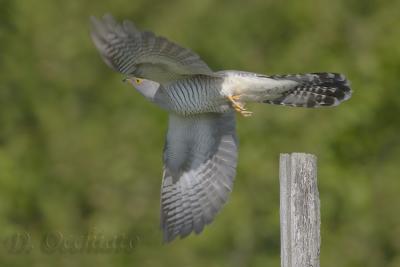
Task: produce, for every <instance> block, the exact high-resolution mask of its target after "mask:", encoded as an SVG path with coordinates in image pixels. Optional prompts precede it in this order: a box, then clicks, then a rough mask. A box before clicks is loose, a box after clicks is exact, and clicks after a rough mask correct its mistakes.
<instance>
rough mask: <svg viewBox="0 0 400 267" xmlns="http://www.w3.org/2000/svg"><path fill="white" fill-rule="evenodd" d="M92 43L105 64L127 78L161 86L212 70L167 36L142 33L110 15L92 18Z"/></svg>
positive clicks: (130, 23)
mask: <svg viewBox="0 0 400 267" xmlns="http://www.w3.org/2000/svg"><path fill="white" fill-rule="evenodd" d="M91 22H92V31H91V37H92V40H93V42H94V44H95V46H96V47H97V49H98V50H99V52H100V54H101V56H102V58H103V60H104V61H105V63H106V64H107V65H108V66H110V67H111V68H113V69H114V70H116V71H118V72H121V73H123V74H126V75H130V74H131V75H134V76H135V77H141V78H145V79H148V80H153V81H156V82H159V83H163V82H167V81H169V80H173V79H176V78H179V76H181V75H193V74H205V75H211V74H212V71H211V69H210V68H209V67H208V66H207V64H206V63H204V61H202V60H201V59H200V57H199V56H198V55H197V54H195V53H194V52H192V51H191V50H189V49H186V48H183V47H181V46H179V45H177V44H175V43H173V42H171V41H168V40H167V39H166V38H164V37H160V36H156V35H154V33H152V32H148V31H139V30H138V29H137V28H136V27H135V25H134V24H133V23H132V22H130V21H127V20H125V21H123V23H122V24H118V23H117V22H116V21H115V20H114V18H113V17H112V16H111V15H105V16H104V17H103V18H102V19H97V18H96V17H91Z"/></svg>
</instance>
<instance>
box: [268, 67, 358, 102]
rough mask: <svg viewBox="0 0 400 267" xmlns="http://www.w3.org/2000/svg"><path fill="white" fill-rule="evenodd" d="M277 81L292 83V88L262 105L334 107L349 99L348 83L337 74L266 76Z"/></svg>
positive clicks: (342, 76) (343, 77)
mask: <svg viewBox="0 0 400 267" xmlns="http://www.w3.org/2000/svg"><path fill="white" fill-rule="evenodd" d="M268 78H270V79H274V80H278V81H285V80H286V81H288V80H290V81H294V82H296V83H297V84H295V85H294V86H293V87H292V88H290V89H289V90H287V91H284V92H282V94H281V95H280V96H278V97H277V98H274V99H268V100H264V101H263V102H264V103H268V104H276V105H286V106H294V107H308V108H313V107H321V106H336V105H338V104H340V103H341V102H343V101H345V100H347V99H349V98H350V97H351V93H352V92H351V89H350V84H349V81H348V80H347V79H346V77H345V76H344V75H342V74H338V73H328V72H321V73H307V74H289V75H273V76H268Z"/></svg>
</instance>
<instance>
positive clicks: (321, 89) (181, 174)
mask: <svg viewBox="0 0 400 267" xmlns="http://www.w3.org/2000/svg"><path fill="white" fill-rule="evenodd" d="M91 22H92V31H91V37H92V40H93V42H94V44H95V46H96V47H97V49H98V50H99V52H100V55H101V57H102V59H103V60H104V62H105V63H106V64H107V65H108V66H110V67H111V68H112V69H114V70H115V71H117V72H120V73H122V74H124V75H125V77H126V79H127V80H128V81H129V82H131V83H132V85H133V86H134V87H135V88H136V89H137V90H138V91H139V92H140V93H141V94H143V95H144V96H145V97H146V98H147V99H148V100H150V101H152V102H154V103H155V104H157V105H158V106H160V107H161V108H163V109H165V110H166V111H168V112H169V126H168V133H167V138H166V144H165V147H164V157H163V160H164V173H163V182H162V187H161V228H162V230H163V234H164V241H166V242H169V241H171V240H173V239H174V238H176V237H177V236H180V237H185V236H187V235H189V234H190V233H192V232H195V233H197V234H198V233H200V232H201V231H202V230H203V228H204V226H205V225H207V224H209V223H211V222H212V220H213V219H214V217H215V215H216V214H217V213H218V212H219V210H220V209H221V207H222V206H223V205H224V204H225V203H226V201H227V198H228V195H229V192H230V191H231V190H232V187H233V180H234V177H235V173H236V165H237V150H238V144H237V138H236V134H235V132H236V130H235V110H236V111H238V112H240V113H241V114H242V115H250V114H251V113H250V112H249V111H246V109H245V108H244V105H245V103H249V102H259V103H269V104H278V105H288V106H296V107H322V106H335V105H338V104H339V103H341V102H342V101H344V100H347V99H349V98H350V96H351V90H350V87H349V83H348V81H347V79H346V78H345V77H344V76H343V75H341V74H336V73H308V74H294V75H272V76H267V75H262V74H256V73H250V72H244V71H235V70H231V71H219V72H213V71H212V70H211V69H210V68H209V67H208V66H207V64H206V63H205V62H204V61H202V60H201V59H200V57H199V56H198V55H197V54H195V53H194V52H192V51H191V50H189V49H186V48H182V47H181V46H179V45H177V44H175V43H173V42H171V41H168V40H167V39H166V38H164V37H159V36H156V35H155V34H153V33H151V32H147V31H140V30H138V29H137V28H136V26H135V25H134V24H133V23H132V22H130V21H123V22H122V24H119V23H117V22H116V21H115V20H114V18H113V17H112V16H110V15H105V16H104V17H103V18H102V19H97V18H95V17H92V18H91Z"/></svg>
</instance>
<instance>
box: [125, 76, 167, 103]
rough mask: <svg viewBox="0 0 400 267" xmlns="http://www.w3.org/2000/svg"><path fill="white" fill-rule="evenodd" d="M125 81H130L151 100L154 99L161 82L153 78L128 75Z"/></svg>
mask: <svg viewBox="0 0 400 267" xmlns="http://www.w3.org/2000/svg"><path fill="white" fill-rule="evenodd" d="M123 81H124V82H126V81H128V82H129V83H130V84H132V85H133V87H135V88H136V90H138V91H139V92H140V93H141V94H142V95H144V96H145V97H146V98H148V99H149V100H153V98H154V96H155V94H156V92H157V90H158V88H159V87H160V84H159V83H158V82H154V81H151V80H146V79H143V78H138V77H127V78H125V79H123Z"/></svg>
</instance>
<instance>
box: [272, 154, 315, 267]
mask: <svg viewBox="0 0 400 267" xmlns="http://www.w3.org/2000/svg"><path fill="white" fill-rule="evenodd" d="M279 180H280V217H281V267H311V266H312V267H319V254H320V242H321V240H320V224H321V218H320V204H319V194H318V187H317V158H316V157H315V156H314V155H311V154H304V153H292V154H281V155H280V167H279Z"/></svg>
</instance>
